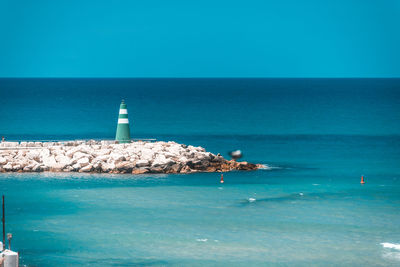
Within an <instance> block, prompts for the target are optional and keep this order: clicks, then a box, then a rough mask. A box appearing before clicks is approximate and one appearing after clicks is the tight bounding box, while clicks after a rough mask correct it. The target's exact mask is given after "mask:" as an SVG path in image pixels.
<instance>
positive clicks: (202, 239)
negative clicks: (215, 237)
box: [196, 238, 208, 242]
mask: <svg viewBox="0 0 400 267" xmlns="http://www.w3.org/2000/svg"><path fill="white" fill-rule="evenodd" d="M196 241H198V242H207V241H208V239H207V238H197V239H196Z"/></svg>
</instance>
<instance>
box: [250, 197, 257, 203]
mask: <svg viewBox="0 0 400 267" xmlns="http://www.w3.org/2000/svg"><path fill="white" fill-rule="evenodd" d="M248 201H249V202H255V201H256V199H255V198H252V197H250V198H249V199H248Z"/></svg>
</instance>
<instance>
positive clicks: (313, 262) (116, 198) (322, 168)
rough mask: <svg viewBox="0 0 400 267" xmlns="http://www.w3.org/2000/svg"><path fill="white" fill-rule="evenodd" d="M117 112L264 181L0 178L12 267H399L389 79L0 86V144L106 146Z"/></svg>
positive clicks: (399, 203) (399, 152) (398, 134)
mask: <svg viewBox="0 0 400 267" xmlns="http://www.w3.org/2000/svg"><path fill="white" fill-rule="evenodd" d="M122 99H124V100H125V102H126V103H127V105H128V112H129V120H130V127H131V133H132V138H137V139H149V138H154V139H157V140H161V141H176V142H179V143H184V144H188V145H194V146H202V147H204V148H205V149H206V150H207V151H210V152H213V153H221V155H223V156H224V157H226V158H229V151H233V150H237V149H240V150H241V151H242V152H243V158H242V159H241V160H244V161H249V162H253V163H262V164H265V168H264V169H261V170H257V171H248V172H244V171H234V172H227V173H224V180H225V183H223V184H221V183H220V174H219V173H194V174H170V175H164V174H148V175H130V174H123V175H115V174H114V175H108V174H80V173H0V194H4V195H5V197H6V232H7V233H12V235H13V238H12V240H11V249H12V250H14V251H18V252H19V254H20V263H21V265H22V266H400V79H61V78H54V79H16V78H15V79H0V136H4V137H5V139H6V140H9V141H11V140H19V141H20V140H49V141H52V140H81V139H113V138H114V137H115V131H116V125H117V118H118V109H119V104H120V103H121V100H122ZM361 176H363V177H364V179H365V182H366V183H365V184H360V179H361Z"/></svg>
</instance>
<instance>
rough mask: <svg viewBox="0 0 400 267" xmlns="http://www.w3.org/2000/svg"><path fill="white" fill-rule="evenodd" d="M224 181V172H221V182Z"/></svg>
mask: <svg viewBox="0 0 400 267" xmlns="http://www.w3.org/2000/svg"><path fill="white" fill-rule="evenodd" d="M223 183H224V174H223V173H221V184H223Z"/></svg>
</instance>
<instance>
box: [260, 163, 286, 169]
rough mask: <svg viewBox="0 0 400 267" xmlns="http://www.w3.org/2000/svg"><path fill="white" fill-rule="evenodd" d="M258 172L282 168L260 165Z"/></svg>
mask: <svg viewBox="0 0 400 267" xmlns="http://www.w3.org/2000/svg"><path fill="white" fill-rule="evenodd" d="M260 165H261V167H260V170H279V169H282V167H277V166H271V165H268V164H260Z"/></svg>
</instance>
